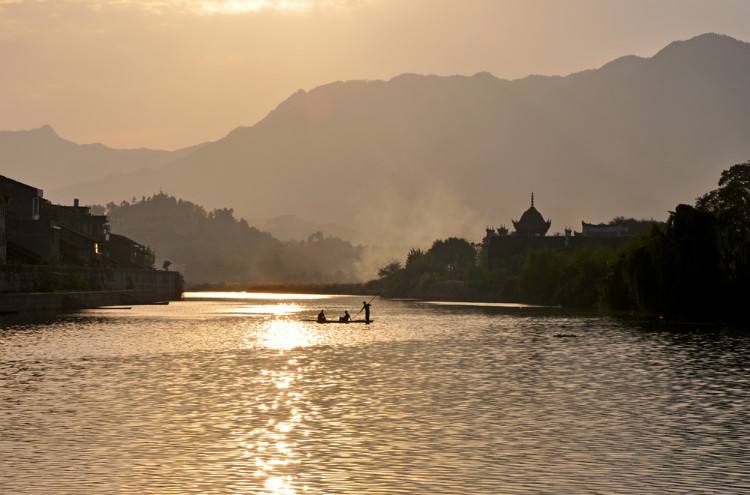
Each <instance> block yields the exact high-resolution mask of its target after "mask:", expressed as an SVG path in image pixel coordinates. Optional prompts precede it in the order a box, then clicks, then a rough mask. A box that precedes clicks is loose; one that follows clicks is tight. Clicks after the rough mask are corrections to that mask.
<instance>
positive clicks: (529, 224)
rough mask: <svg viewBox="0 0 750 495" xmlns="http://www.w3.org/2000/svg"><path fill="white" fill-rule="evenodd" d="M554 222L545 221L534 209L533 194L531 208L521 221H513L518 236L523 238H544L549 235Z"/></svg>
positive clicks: (522, 216)
mask: <svg viewBox="0 0 750 495" xmlns="http://www.w3.org/2000/svg"><path fill="white" fill-rule="evenodd" d="M551 225H552V221H550V220H545V219H544V217H543V216H542V214H541V213H539V210H537V209H536V208H535V207H534V193H531V206H530V207H529V209H528V210H526V211H525V212H523V215H521V219H520V220H518V221H515V220H513V227H514V228H515V229H516V234H518V235H523V236H543V235H545V234H546V233H547V231H548V230H549V228H550V226H551Z"/></svg>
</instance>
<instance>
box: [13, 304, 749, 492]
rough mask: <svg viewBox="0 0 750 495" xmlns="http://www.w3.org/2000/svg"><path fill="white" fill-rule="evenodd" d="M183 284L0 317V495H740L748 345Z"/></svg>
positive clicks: (676, 333) (610, 324)
mask: <svg viewBox="0 0 750 495" xmlns="http://www.w3.org/2000/svg"><path fill="white" fill-rule="evenodd" d="M361 301H362V298H361V297H348V296H347V297H345V296H313V295H308V296H295V295H283V294H275V295H274V294H271V295H269V294H244V293H194V294H188V298H187V299H186V300H184V301H181V302H175V303H172V304H170V305H168V306H139V307H133V308H132V309H117V310H111V309H110V310H87V311H81V312H78V313H72V314H67V315H63V316H58V317H55V318H50V319H47V320H44V321H36V322H24V323H19V322H14V321H9V320H7V319H6V320H0V493H8V494H11V493H12V494H16V493H44V494H53V493H54V494H64V493H138V494H151V493H154V494H172V493H174V494H185V493H196V494H197V493H251V494H263V493H267V494H279V495H281V494H298V495H302V494H365V493H367V494H369V493H373V494H402V493H403V494H407V493H408V494H500V493H508V494H523V493H553V494H556V493H613V494H618V493H628V494H646V493H654V494H656V493H732V494H734V493H742V492H745V493H747V492H749V491H750V373H748V371H749V370H748V365H749V364H750V336H748V334H743V333H741V332H731V331H725V330H718V329H708V330H705V329H704V330H702V331H695V330H693V329H691V328H689V327H687V328H686V327H681V328H671V327H669V326H662V327H657V328H652V327H649V326H644V325H643V324H638V323H633V322H626V321H621V320H617V319H614V318H608V317H583V316H569V315H561V314H554V313H545V312H538V311H533V310H531V309H529V310H524V309H519V310H517V311H508V308H495V307H486V306H477V307H473V306H466V305H463V306H459V305H455V306H454V305H433V304H427V303H423V302H418V301H388V300H382V299H376V300H375V301H374V303H373V318H374V320H375V321H374V323H373V324H371V325H369V326H366V325H362V324H350V325H318V324H316V323H313V322H303V321H301V320H303V319H307V318H314V316H315V314H316V313H317V312H318V311H319V309H321V308H326V311H327V313H328V314H329V316H337V315H338V314H340V313H341V312H343V310H344V309H349V310H350V312H352V313H356V311H357V310H358V309H359V307H360V306H361Z"/></svg>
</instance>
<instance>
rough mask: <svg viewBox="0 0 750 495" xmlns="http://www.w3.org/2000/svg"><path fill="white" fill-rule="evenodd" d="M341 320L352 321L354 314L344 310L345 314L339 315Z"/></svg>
mask: <svg viewBox="0 0 750 495" xmlns="http://www.w3.org/2000/svg"><path fill="white" fill-rule="evenodd" d="M339 321H343V322H344V323H349V322H350V321H352V315H350V314H349V311H347V310H344V316H339Z"/></svg>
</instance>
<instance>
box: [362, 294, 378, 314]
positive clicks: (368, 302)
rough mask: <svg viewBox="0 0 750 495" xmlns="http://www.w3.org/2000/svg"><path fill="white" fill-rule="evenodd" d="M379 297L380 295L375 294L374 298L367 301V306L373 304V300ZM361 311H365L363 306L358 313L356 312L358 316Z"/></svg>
mask: <svg viewBox="0 0 750 495" xmlns="http://www.w3.org/2000/svg"><path fill="white" fill-rule="evenodd" d="M379 295H380V294H375V295H374V296H372V299H370V300H369V301H367V304H370V303H371V302H373V301H374V300H375V298H376V297H378V296H379ZM363 309H365V306H364V305H362V307H361V308H360V309H359V311H357V314H360V313H361V312H362V310H363Z"/></svg>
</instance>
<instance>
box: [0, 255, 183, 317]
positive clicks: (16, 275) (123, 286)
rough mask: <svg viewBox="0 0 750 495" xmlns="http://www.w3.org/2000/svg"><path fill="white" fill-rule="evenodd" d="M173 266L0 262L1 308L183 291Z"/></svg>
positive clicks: (140, 299)
mask: <svg viewBox="0 0 750 495" xmlns="http://www.w3.org/2000/svg"><path fill="white" fill-rule="evenodd" d="M182 290H183V280H182V276H181V275H180V274H179V273H178V272H167V271H159V270H136V269H128V268H99V267H74V266H54V267H53V266H40V265H5V266H2V267H0V312H19V313H25V312H33V311H63V310H67V309H76V308H87V307H96V306H108V305H120V304H149V303H154V302H160V301H174V300H178V299H180V298H181V297H182Z"/></svg>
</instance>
